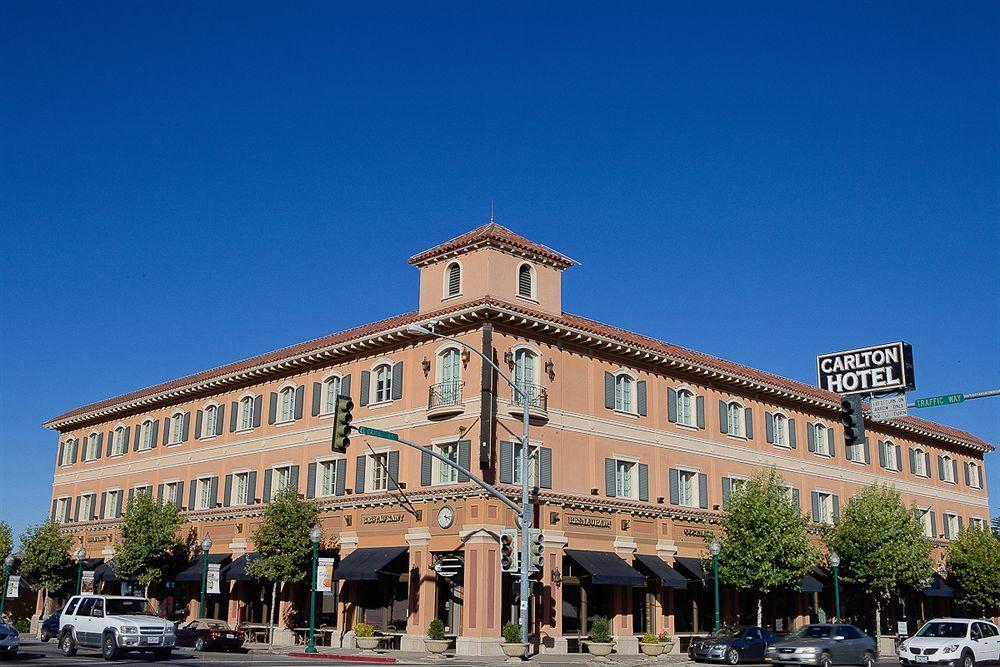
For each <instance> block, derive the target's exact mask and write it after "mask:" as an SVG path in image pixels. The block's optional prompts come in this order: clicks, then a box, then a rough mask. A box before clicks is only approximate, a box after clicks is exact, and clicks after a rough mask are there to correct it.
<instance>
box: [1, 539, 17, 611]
mask: <svg viewBox="0 0 1000 667" xmlns="http://www.w3.org/2000/svg"><path fill="white" fill-rule="evenodd" d="M13 564H14V554H10V555H9V556H7V558H5V559H4V561H3V593H0V618H3V608H4V606H5V605H6V604H7V582H9V581H10V566H11V565H13Z"/></svg>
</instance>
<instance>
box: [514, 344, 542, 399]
mask: <svg viewBox="0 0 1000 667" xmlns="http://www.w3.org/2000/svg"><path fill="white" fill-rule="evenodd" d="M535 362H536V359H535V353H534V352H532V351H531V350H528V349H526V348H521V349H519V350H516V351H515V352H514V384H516V385H517V386H518V387H523V388H525V391H527V393H528V394H529V395H530V393H531V392H530V388H531V386H532V385H533V384H535V371H536V368H537V364H536V363H535Z"/></svg>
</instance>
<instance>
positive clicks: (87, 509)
mask: <svg viewBox="0 0 1000 667" xmlns="http://www.w3.org/2000/svg"><path fill="white" fill-rule="evenodd" d="M94 509H95V508H94V494H93V493H84V494H82V495H81V496H80V507H79V510H80V513H79V517H78V518H79V519H80V521H89V520H90V517H92V516H94Z"/></svg>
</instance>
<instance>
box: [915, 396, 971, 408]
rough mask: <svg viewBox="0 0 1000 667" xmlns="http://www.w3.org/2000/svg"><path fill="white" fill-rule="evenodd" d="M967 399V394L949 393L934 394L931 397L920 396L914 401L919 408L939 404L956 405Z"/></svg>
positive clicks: (932, 406) (933, 406)
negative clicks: (943, 394)
mask: <svg viewBox="0 0 1000 667" xmlns="http://www.w3.org/2000/svg"><path fill="white" fill-rule="evenodd" d="M964 401H965V394H947V395H945V396H932V397H931V398H918V399H917V400H916V401H915V402H914V407H917V408H936V407H938V406H939V405H954V404H955V403H962V402H964Z"/></svg>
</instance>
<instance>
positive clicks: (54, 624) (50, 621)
mask: <svg viewBox="0 0 1000 667" xmlns="http://www.w3.org/2000/svg"><path fill="white" fill-rule="evenodd" d="M58 636H59V612H58V611H57V612H56V613H54V614H52V615H51V616H49V617H48V618H47V619H45V620H44V621H42V629H41V630H39V631H38V638H39V639H41V640H42V641H43V642H47V641H49V640H50V639H52V638H53V637H58Z"/></svg>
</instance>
